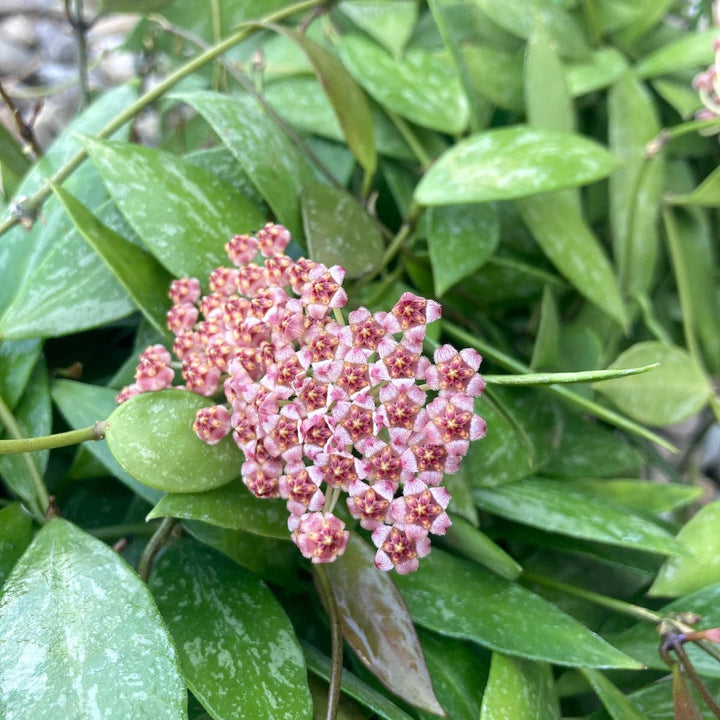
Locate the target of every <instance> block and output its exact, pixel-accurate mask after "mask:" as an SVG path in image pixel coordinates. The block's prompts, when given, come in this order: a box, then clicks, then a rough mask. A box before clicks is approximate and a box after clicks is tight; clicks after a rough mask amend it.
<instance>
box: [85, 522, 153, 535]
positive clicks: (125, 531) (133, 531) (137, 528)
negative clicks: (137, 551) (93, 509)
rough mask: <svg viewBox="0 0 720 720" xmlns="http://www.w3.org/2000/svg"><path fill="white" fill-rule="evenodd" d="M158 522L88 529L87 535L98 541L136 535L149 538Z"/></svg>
mask: <svg viewBox="0 0 720 720" xmlns="http://www.w3.org/2000/svg"><path fill="white" fill-rule="evenodd" d="M159 524H160V522H159V521H158V522H154V521H150V522H139V523H123V524H121V525H106V526H105V527H99V528H90V529H88V530H86V532H87V533H89V534H90V535H93V536H94V537H96V538H98V539H100V540H116V539H117V538H121V537H127V536H129V535H137V536H140V537H147V536H151V535H153V534H154V533H155V531H156V530H157V528H158V525H159Z"/></svg>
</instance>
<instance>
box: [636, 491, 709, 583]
mask: <svg viewBox="0 0 720 720" xmlns="http://www.w3.org/2000/svg"><path fill="white" fill-rule="evenodd" d="M698 489H699V488H698ZM719 529H720V501H715V502H713V503H710V504H709V505H705V507H703V508H701V509H700V510H699V511H698V513H697V514H696V515H694V516H693V517H692V518H690V520H689V521H688V522H687V523H686V524H685V525H684V526H683V527H682V529H681V530H680V532H679V533H678V536H677V539H678V542H681V543H682V544H683V545H684V546H685V547H686V548H688V550H689V555H684V556H682V557H677V558H668V560H667V561H666V562H665V564H664V565H663V566H662V567H661V568H660V572H659V573H658V576H657V577H656V578H655V582H654V583H653V584H652V587H651V588H650V590H648V595H659V596H665V597H681V596H682V595H688V594H689V593H691V592H694V591H695V590H700V589H701V588H703V587H705V586H706V585H712V583H720V532H719Z"/></svg>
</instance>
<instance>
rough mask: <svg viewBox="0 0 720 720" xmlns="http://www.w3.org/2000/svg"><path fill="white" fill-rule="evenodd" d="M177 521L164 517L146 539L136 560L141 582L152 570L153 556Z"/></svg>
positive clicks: (146, 578) (168, 536)
mask: <svg viewBox="0 0 720 720" xmlns="http://www.w3.org/2000/svg"><path fill="white" fill-rule="evenodd" d="M176 523H177V518H174V517H166V518H163V521H162V522H161V523H160V525H159V526H158V528H157V530H156V531H155V532H154V533H153V536H152V537H151V538H150V540H149V541H148V544H147V545H146V546H145V549H144V550H143V554H142V555H141V556H140V560H139V561H138V569H137V571H138V575H139V576H140V579H141V580H142V581H143V582H147V581H148V578H149V577H150V571H151V570H152V566H153V562H155V557H156V556H157V554H158V553H159V552H160V550H162V549H163V547H165V543H166V542H167V541H168V539H169V538H170V534H171V533H172V531H173V528H174V527H175V524H176Z"/></svg>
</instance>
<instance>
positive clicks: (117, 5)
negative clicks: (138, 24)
mask: <svg viewBox="0 0 720 720" xmlns="http://www.w3.org/2000/svg"><path fill="white" fill-rule="evenodd" d="M172 2H174V0H100V7H101V9H102V12H103V13H116V12H117V13H131V12H139V13H149V12H157V11H158V10H162V9H163V8H166V7H167V6H168V5H170V4H171V3H172Z"/></svg>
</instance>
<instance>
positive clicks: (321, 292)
mask: <svg viewBox="0 0 720 720" xmlns="http://www.w3.org/2000/svg"><path fill="white" fill-rule="evenodd" d="M344 278H345V269H344V268H342V267H340V265H333V266H332V267H331V268H327V267H325V265H316V266H315V267H314V268H313V269H312V270H311V271H310V272H309V273H308V279H307V282H306V283H305V284H304V285H303V287H302V292H301V296H300V298H301V300H302V301H303V303H304V304H305V307H306V309H307V313H308V315H309V316H310V317H311V318H314V319H316V320H321V319H322V318H324V317H325V315H326V314H327V312H328V310H330V309H331V308H340V307H343V305H345V303H347V294H346V293H345V291H344V290H343V289H342V282H343V279H344Z"/></svg>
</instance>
